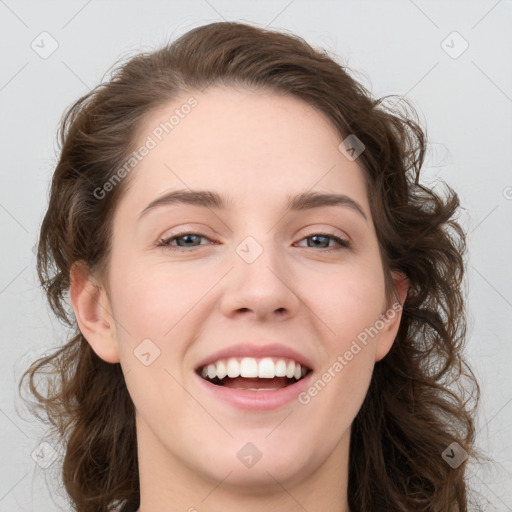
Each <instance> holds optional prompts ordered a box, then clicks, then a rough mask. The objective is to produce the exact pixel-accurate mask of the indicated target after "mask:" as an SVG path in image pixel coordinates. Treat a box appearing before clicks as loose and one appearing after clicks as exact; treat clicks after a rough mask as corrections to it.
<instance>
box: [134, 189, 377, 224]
mask: <svg viewBox="0 0 512 512" xmlns="http://www.w3.org/2000/svg"><path fill="white" fill-rule="evenodd" d="M175 204H190V205H193V206H199V207H203V208H210V209H214V210H226V209H228V208H229V207H230V205H231V204H232V202H231V199H230V198H228V197H227V196H224V195H222V194H218V193H217V192H213V191H210V190H185V189H183V190H175V191H173V192H169V193H167V194H165V195H163V196H161V197H158V198H157V199H155V200H154V201H151V203H149V204H148V205H147V206H146V208H144V209H143V210H142V211H141V212H140V214H139V219H140V218H142V217H143V216H145V215H146V214H147V213H149V212H150V211H151V210H154V209H155V208H158V207H160V206H169V205H175ZM324 206H341V207H347V208H350V209H351V210H353V211H355V212H357V213H358V214H359V215H361V216H362V217H363V218H364V219H365V220H366V221H368V218H367V217H366V214H365V213H364V210H363V208H362V207H361V205H360V204H359V203H357V202H356V201H354V200H353V199H352V198H350V197H349V196H347V195H345V194H334V193H325V192H302V193H300V194H297V195H295V196H289V197H288V203H287V208H288V209H289V210H291V211H303V210H311V209H313V208H321V207H324Z"/></svg>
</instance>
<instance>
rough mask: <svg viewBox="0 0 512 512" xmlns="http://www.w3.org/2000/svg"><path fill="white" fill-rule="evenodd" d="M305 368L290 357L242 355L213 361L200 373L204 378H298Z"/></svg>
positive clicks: (303, 373) (304, 372)
mask: <svg viewBox="0 0 512 512" xmlns="http://www.w3.org/2000/svg"><path fill="white" fill-rule="evenodd" d="M306 373H307V370H306V368H302V366H301V365H300V364H299V363H297V362H295V361H293V360H292V359H288V360H285V359H277V358H272V357H264V358H263V359H255V358H254V357H243V358H241V359H239V358H235V357H232V358H229V359H228V360H227V361H226V360H225V359H219V360H218V361H216V362H215V363H212V364H209V365H207V366H204V367H203V368H202V370H201V375H202V376H203V377H204V378H209V379H214V378H215V377H218V378H219V379H221V380H222V379H223V378H224V377H226V375H227V376H228V377H231V378H235V377H246V378H254V377H259V378H260V379H273V378H274V377H288V378H289V379H291V378H295V379H296V380H299V379H300V378H301V377H304V375H306Z"/></svg>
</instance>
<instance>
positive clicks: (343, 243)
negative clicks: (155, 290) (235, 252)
mask: <svg viewBox="0 0 512 512" xmlns="http://www.w3.org/2000/svg"><path fill="white" fill-rule="evenodd" d="M187 235H195V236H199V237H201V238H206V239H208V237H207V236H206V235H202V234H201V233H194V232H188V231H185V232H183V233H178V234H176V235H172V236H171V237H167V238H162V239H160V240H159V241H158V244H157V246H158V247H164V248H165V249H170V250H171V251H186V252H191V251H193V250H195V249H198V248H199V247H201V246H200V245H199V246H195V247H190V248H187V247H179V246H174V245H170V242H172V241H174V240H176V239H177V238H182V237H184V236H187ZM314 236H321V237H326V238H331V239H332V240H334V241H335V242H336V243H338V244H339V246H340V247H334V248H326V249H322V251H323V252H332V251H339V250H340V249H348V248H350V247H351V243H350V242H349V241H348V240H345V239H343V238H340V237H339V236H336V235H334V234H332V233H312V234H311V235H309V236H305V237H303V238H302V239H301V240H300V241H302V240H306V239H307V238H313V237H314ZM306 249H314V247H306Z"/></svg>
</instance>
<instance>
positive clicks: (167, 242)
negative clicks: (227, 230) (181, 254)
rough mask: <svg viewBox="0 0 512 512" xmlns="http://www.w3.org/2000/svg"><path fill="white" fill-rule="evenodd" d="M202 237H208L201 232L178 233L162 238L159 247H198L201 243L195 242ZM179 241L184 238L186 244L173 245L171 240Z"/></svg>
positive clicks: (180, 248)
mask: <svg viewBox="0 0 512 512" xmlns="http://www.w3.org/2000/svg"><path fill="white" fill-rule="evenodd" d="M201 238H205V239H206V238H207V237H206V236H204V235H201V234H200V233H178V234H177V235H173V236H171V237H168V238H162V239H161V240H160V241H159V242H158V244H157V245H158V246H159V247H169V248H171V249H177V250H182V249H184V250H186V249H187V247H192V248H194V247H198V246H199V245H201V244H195V242H197V241H198V240H200V239H201ZM175 240H176V241H179V240H184V245H179V244H178V245H177V246H176V245H172V244H171V242H174V241H175ZM203 245H204V244H203Z"/></svg>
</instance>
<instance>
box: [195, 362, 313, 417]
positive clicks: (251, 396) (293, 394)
mask: <svg viewBox="0 0 512 512" xmlns="http://www.w3.org/2000/svg"><path fill="white" fill-rule="evenodd" d="M194 375H195V378H197V379H199V385H200V386H201V387H202V389H204V390H205V391H206V392H207V393H209V394H210V395H211V396H212V397H214V398H215V399H217V400H220V401H222V402H224V403H227V404H229V405H231V406H234V407H236V408H238V409H242V410H245V411H271V410H275V409H279V408H280V407H284V406H285V405H287V404H290V403H291V402H293V401H294V400H297V398H298V396H299V395H300V393H303V392H304V391H306V389H307V388H308V387H309V386H310V383H311V380H312V379H313V372H312V371H310V372H309V373H308V374H307V375H305V376H304V377H302V379H300V380H299V381H297V382H295V383H294V384H290V385H288V386H286V387H284V388H282V389H276V390H274V391H248V390H245V389H233V388H226V387H224V386H217V385H215V384H212V383H211V382H209V381H207V380H206V379H203V378H202V377H201V376H200V375H198V374H197V373H195V372H194Z"/></svg>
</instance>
